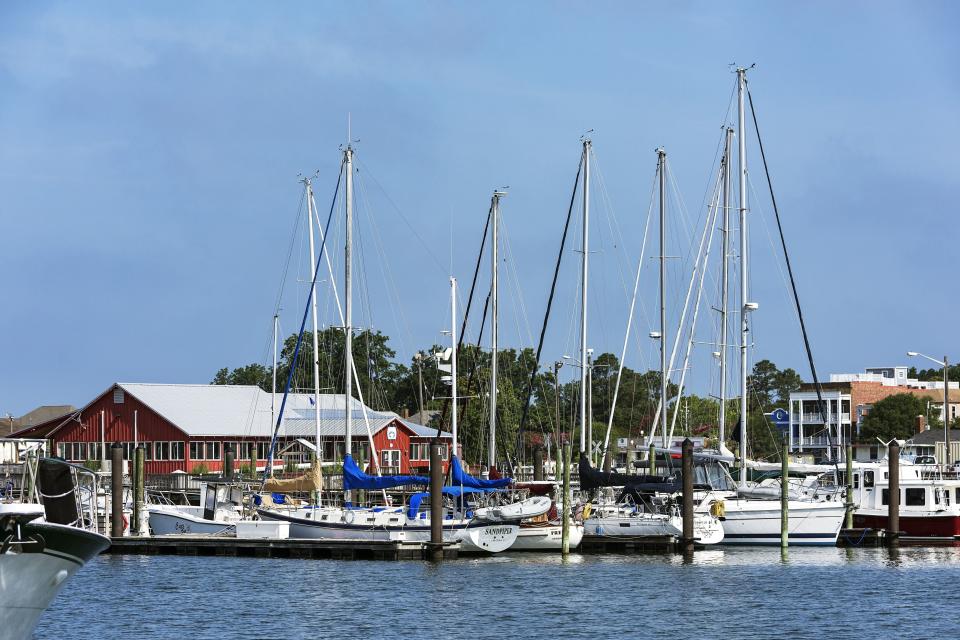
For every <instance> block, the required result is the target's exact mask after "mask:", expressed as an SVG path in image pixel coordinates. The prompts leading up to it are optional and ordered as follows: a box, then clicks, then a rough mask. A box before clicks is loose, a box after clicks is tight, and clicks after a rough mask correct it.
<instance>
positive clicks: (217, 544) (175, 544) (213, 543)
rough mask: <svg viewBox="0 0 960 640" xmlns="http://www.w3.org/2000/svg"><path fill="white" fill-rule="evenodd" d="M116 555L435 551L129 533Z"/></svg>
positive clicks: (448, 548)
mask: <svg viewBox="0 0 960 640" xmlns="http://www.w3.org/2000/svg"><path fill="white" fill-rule="evenodd" d="M105 553H110V554H115V555H169V556H226V557H240V558H314V559H324V560H424V559H428V558H429V557H430V554H431V553H432V550H431V546H430V544H429V543H423V542H363V541H357V540H307V539H296V538H287V539H277V540H274V539H264V538H231V537H226V536H179V535H178V536H129V537H122V538H113V539H112V544H111V545H110V548H109V549H108V550H107V551H106V552H105ZM459 553H460V545H459V544H457V543H450V544H444V545H443V559H444V560H453V559H456V558H457V557H458V556H459Z"/></svg>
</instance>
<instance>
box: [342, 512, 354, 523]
mask: <svg viewBox="0 0 960 640" xmlns="http://www.w3.org/2000/svg"><path fill="white" fill-rule="evenodd" d="M354 517H355V515H354V513H353V511H350V510H347V511H344V512H343V521H344V522H346V523H347V524H353V519H354Z"/></svg>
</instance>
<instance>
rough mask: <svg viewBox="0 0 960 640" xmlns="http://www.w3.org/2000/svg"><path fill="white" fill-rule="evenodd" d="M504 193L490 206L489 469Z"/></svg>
mask: <svg viewBox="0 0 960 640" xmlns="http://www.w3.org/2000/svg"><path fill="white" fill-rule="evenodd" d="M504 195H506V193H504V192H503V191H494V192H493V202H492V203H491V207H490V231H491V234H490V320H491V324H490V434H489V440H488V441H487V469H493V468H494V466H495V465H496V464H497V337H498V336H497V333H498V330H499V324H500V315H499V310H498V300H497V298H498V291H497V288H498V286H499V283H498V279H497V276H498V271H499V270H498V268H497V261H498V260H499V258H498V255H497V249H498V245H499V241H498V240H497V231H498V229H499V227H500V196H504Z"/></svg>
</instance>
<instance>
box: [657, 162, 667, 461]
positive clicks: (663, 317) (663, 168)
mask: <svg viewBox="0 0 960 640" xmlns="http://www.w3.org/2000/svg"><path fill="white" fill-rule="evenodd" d="M657 173H658V174H659V176H660V430H661V432H662V434H663V436H662V437H663V446H664V447H666V446H667V445H668V443H667V298H666V282H667V278H666V273H667V269H666V266H667V263H666V260H667V254H666V243H667V225H666V220H667V207H666V187H667V180H666V174H667V152H666V151H664V150H663V147H661V148H659V149H657Z"/></svg>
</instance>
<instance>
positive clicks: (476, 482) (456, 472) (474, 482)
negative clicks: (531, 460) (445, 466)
mask: <svg viewBox="0 0 960 640" xmlns="http://www.w3.org/2000/svg"><path fill="white" fill-rule="evenodd" d="M450 477H451V478H452V482H453V484H454V485H462V486H464V487H470V488H472V489H502V488H504V487H509V486H510V485H511V484H513V478H500V479H498V480H483V479H481V478H474V477H473V476H472V475H470V474H469V473H467V472H466V471H464V470H463V467H461V466H460V459H459V458H457V456H450Z"/></svg>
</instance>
